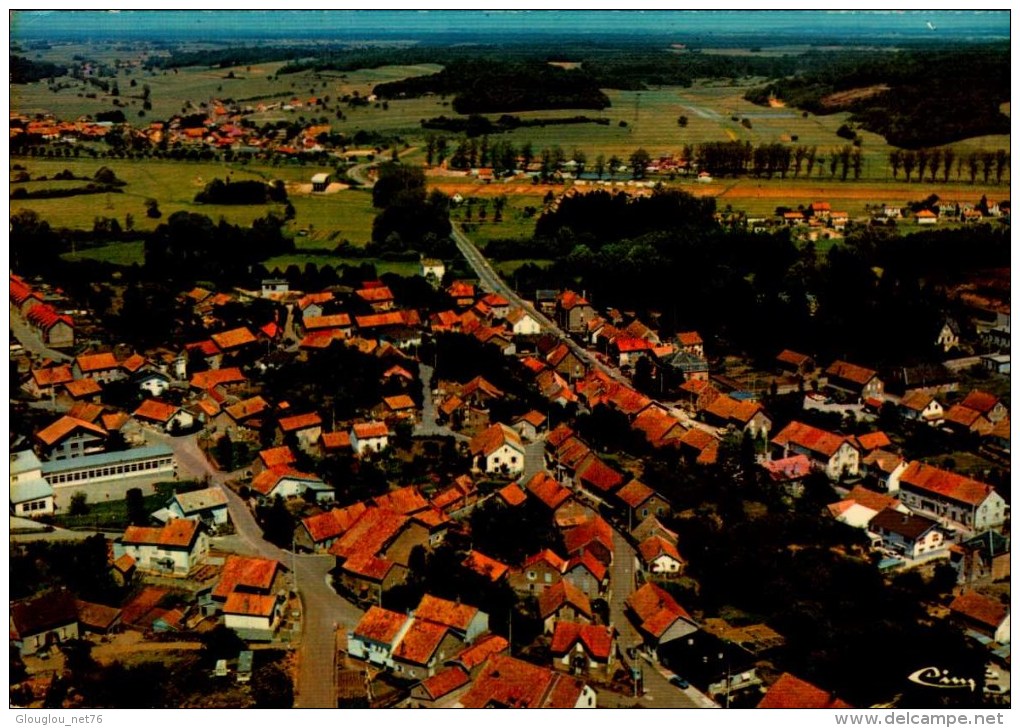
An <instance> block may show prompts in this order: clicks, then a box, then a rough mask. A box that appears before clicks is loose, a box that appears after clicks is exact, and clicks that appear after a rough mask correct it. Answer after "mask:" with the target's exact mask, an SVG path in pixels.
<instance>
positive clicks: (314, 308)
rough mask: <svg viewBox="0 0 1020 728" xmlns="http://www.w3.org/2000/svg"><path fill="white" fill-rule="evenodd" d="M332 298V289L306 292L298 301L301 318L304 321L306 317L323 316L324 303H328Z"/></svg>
mask: <svg viewBox="0 0 1020 728" xmlns="http://www.w3.org/2000/svg"><path fill="white" fill-rule="evenodd" d="M332 300H333V294H332V292H330V291H322V292H321V293H308V294H305V295H304V296H302V297H301V298H299V299H298V302H297V305H298V310H299V311H300V312H301V320H302V321H304V319H306V318H310V317H315V316H321V315H322V311H323V304H327V303H329V302H330V301H332Z"/></svg>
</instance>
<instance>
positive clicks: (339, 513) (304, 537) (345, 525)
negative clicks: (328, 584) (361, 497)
mask: <svg viewBox="0 0 1020 728" xmlns="http://www.w3.org/2000/svg"><path fill="white" fill-rule="evenodd" d="M367 510H368V506H366V505H365V504H364V503H362V502H360V501H359V502H357V503H354V504H352V505H349V506H347V507H346V508H333V509H331V510H328V511H326V512H325V513H319V514H317V515H314V516H308V517H306V518H303V519H301V523H300V525H299V526H298V529H297V531H296V532H295V535H294V538H295V542H296V544H297V546H299V547H300V548H303V549H307V550H309V551H328V550H329V548H330V547H331V546H332V545H333V544H334V543H335V542H336V540H337V539H338V538H339V537H340V536H342V535H343V534H344V533H346V532H347V530H348V529H349V528H350V527H351V526H353V525H354V524H355V523H356V522H357V520H358V519H359V518H361V516H362V514H364V513H365V511H367Z"/></svg>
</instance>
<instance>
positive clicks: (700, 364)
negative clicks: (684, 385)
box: [665, 350, 708, 382]
mask: <svg viewBox="0 0 1020 728" xmlns="http://www.w3.org/2000/svg"><path fill="white" fill-rule="evenodd" d="M665 363H666V366H668V367H669V368H670V369H672V370H673V371H674V372H676V373H678V374H680V375H682V376H683V378H684V381H685V382H689V381H692V380H701V381H706V382H707V381H708V362H707V361H706V360H705V359H704V358H703V357H700V356H698V355H697V354H692V353H691V352H689V351H683V350H681V351H678V352H676V353H675V354H673V355H672V356H669V357H667V358H666V361H665Z"/></svg>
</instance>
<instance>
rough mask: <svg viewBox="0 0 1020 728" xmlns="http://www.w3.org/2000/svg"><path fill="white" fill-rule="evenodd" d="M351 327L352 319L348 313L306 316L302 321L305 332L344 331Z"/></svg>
mask: <svg viewBox="0 0 1020 728" xmlns="http://www.w3.org/2000/svg"><path fill="white" fill-rule="evenodd" d="M350 325H351V317H350V316H349V315H348V314H346V313H336V314H332V315H330V316H306V317H305V319H304V321H302V326H304V327H305V331H316V330H318V329H344V328H347V327H349V326H350Z"/></svg>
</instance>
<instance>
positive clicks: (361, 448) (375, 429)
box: [351, 422, 390, 455]
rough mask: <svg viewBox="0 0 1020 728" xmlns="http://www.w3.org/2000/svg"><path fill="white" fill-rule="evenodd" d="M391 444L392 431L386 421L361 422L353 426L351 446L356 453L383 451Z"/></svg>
mask: <svg viewBox="0 0 1020 728" xmlns="http://www.w3.org/2000/svg"><path fill="white" fill-rule="evenodd" d="M389 445H390V431H389V428H388V427H386V423H385V422H361V423H359V424H356V425H354V426H353V427H352V428H351V447H352V448H353V449H354V454H355V455H364V454H365V453H367V452H368V453H371V452H382V451H383V450H385V449H386V448H388V447H389Z"/></svg>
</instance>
